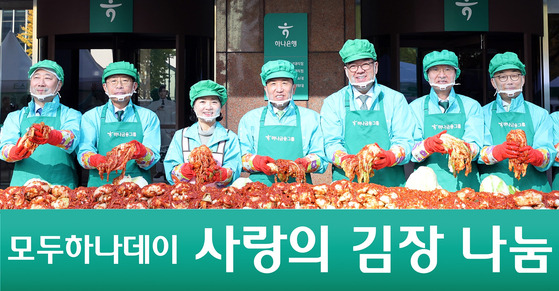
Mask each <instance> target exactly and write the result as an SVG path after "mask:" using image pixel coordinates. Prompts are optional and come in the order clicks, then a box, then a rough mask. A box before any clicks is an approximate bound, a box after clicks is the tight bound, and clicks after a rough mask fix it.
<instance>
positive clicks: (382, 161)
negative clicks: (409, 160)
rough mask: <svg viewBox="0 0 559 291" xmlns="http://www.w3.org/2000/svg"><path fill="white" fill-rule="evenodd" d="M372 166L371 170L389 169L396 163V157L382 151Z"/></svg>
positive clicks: (391, 153) (389, 152)
mask: <svg viewBox="0 0 559 291" xmlns="http://www.w3.org/2000/svg"><path fill="white" fill-rule="evenodd" d="M377 157H378V158H379V159H377V160H375V162H374V164H373V169H375V170H380V169H382V168H386V167H390V166H392V165H394V163H396V155H395V154H394V153H393V152H391V151H385V150H382V152H380V153H379V154H378V155H377Z"/></svg>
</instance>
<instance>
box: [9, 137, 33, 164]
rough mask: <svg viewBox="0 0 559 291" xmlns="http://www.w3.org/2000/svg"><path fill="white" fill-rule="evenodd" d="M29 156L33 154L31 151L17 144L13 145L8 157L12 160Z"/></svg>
mask: <svg viewBox="0 0 559 291" xmlns="http://www.w3.org/2000/svg"><path fill="white" fill-rule="evenodd" d="M20 139H21V138H20ZM29 156H31V152H29V151H28V150H27V149H26V148H25V147H23V146H17V145H15V146H13V147H12V148H11V149H10V152H9V153H8V159H10V160H12V161H19V160H23V159H27V158H29Z"/></svg>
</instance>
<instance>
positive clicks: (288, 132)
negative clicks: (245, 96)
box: [239, 60, 328, 186]
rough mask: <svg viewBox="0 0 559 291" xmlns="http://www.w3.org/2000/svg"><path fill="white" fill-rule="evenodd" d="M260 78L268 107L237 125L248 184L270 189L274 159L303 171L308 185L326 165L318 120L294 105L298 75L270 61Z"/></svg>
mask: <svg viewBox="0 0 559 291" xmlns="http://www.w3.org/2000/svg"><path fill="white" fill-rule="evenodd" d="M260 76H261V81H262V85H263V86H264V91H265V92H266V96H267V97H268V99H269V100H268V105H267V106H265V107H262V108H257V109H254V110H251V111H250V112H248V113H247V114H245V115H244V116H243V118H242V119H241V121H240V123H239V139H240V142H241V152H242V154H243V169H244V170H245V171H247V172H249V173H250V180H251V181H254V182H257V181H258V182H262V183H264V184H266V185H268V186H270V185H272V184H273V183H274V181H275V177H274V175H273V173H272V171H271V168H270V166H269V164H270V163H274V161H275V160H276V159H285V160H291V161H295V163H297V164H298V165H299V166H300V167H301V168H302V169H304V170H305V174H306V182H307V183H311V182H312V181H311V176H310V173H312V172H316V173H323V172H324V171H325V170H326V167H327V164H328V163H327V162H326V157H325V156H324V139H323V136H322V130H321V129H320V116H319V115H318V113H316V112H314V111H313V110H310V109H307V108H304V107H299V106H297V105H295V103H294V102H293V100H292V97H293V94H294V93H295V88H296V86H295V84H294V80H297V72H296V71H295V66H294V65H293V64H291V63H290V62H288V61H285V60H275V61H269V62H267V63H266V64H264V66H262V73H261V74H260ZM294 181H295V180H294V179H293V178H291V179H289V180H288V182H294ZM278 182H279V181H278Z"/></svg>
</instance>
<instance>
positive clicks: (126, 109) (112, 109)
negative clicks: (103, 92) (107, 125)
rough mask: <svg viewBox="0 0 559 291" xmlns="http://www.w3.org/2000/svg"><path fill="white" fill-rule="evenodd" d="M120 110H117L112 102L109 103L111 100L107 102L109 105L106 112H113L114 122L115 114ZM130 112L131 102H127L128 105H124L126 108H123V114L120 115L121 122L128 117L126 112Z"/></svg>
mask: <svg viewBox="0 0 559 291" xmlns="http://www.w3.org/2000/svg"><path fill="white" fill-rule="evenodd" d="M120 110H122V109H118V108H116V107H115V106H114V105H113V102H111V100H109V105H108V108H107V111H108V112H111V111H112V112H113V117H114V118H115V120H117V118H116V112H117V111H120ZM130 110H132V100H131V101H130V102H128V105H126V107H124V113H123V114H122V120H124V119H125V118H126V116H128V114H127V113H126V112H128V111H130Z"/></svg>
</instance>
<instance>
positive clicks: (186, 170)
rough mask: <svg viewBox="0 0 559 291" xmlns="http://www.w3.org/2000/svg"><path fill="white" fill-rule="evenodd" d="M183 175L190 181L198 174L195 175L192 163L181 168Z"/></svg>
mask: <svg viewBox="0 0 559 291" xmlns="http://www.w3.org/2000/svg"><path fill="white" fill-rule="evenodd" d="M181 174H182V175H183V176H184V177H186V178H187V179H188V180H189V181H190V180H192V179H194V177H195V176H196V174H194V169H193V168H192V164H191V163H184V165H182V167H181Z"/></svg>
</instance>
